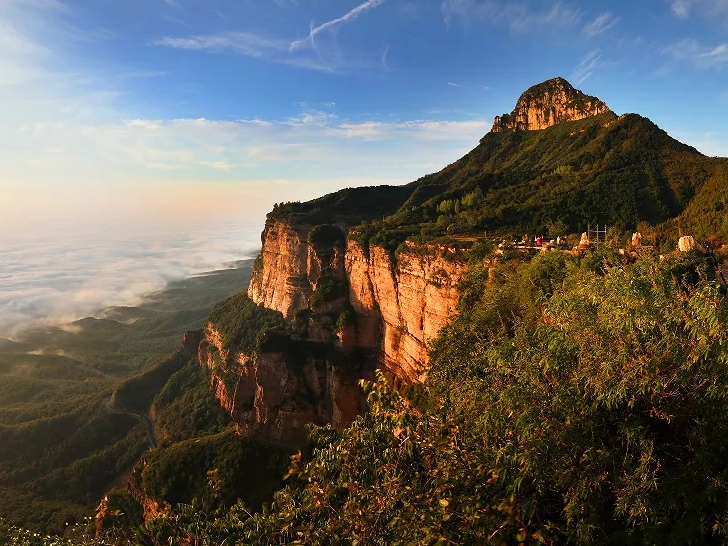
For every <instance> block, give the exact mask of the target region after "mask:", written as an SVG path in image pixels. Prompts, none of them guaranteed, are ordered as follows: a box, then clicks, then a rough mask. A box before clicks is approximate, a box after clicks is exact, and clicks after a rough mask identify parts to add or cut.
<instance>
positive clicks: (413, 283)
mask: <svg viewBox="0 0 728 546" xmlns="http://www.w3.org/2000/svg"><path fill="white" fill-rule="evenodd" d="M318 229H320V228H318ZM312 233H313V234H314V236H315V235H316V232H315V231H314V230H313V228H312V227H311V226H307V225H294V224H291V223H287V222H285V221H281V220H269V221H268V222H267V223H266V226H265V230H264V232H263V251H262V254H261V259H260V261H259V263H258V265H257V267H256V268H255V269H254V271H253V277H252V280H251V283H250V288H249V290H248V295H249V297H250V298H251V299H252V300H253V301H254V302H256V303H258V304H261V305H264V306H265V307H267V308H270V309H275V310H278V311H280V312H281V313H283V315H284V316H285V317H287V318H289V319H292V318H293V317H294V316H295V314H296V313H297V312H300V311H302V310H304V309H306V308H308V307H309V305H311V301H312V298H313V301H314V302H315V294H316V292H317V289H318V288H319V285H320V279H321V276H322V273H321V272H322V271H324V272H328V274H330V275H331V276H332V277H333V278H334V279H341V280H343V281H345V287H346V290H345V292H343V293H342V294H341V298H340V300H339V301H338V302H337V305H338V306H339V307H342V308H343V307H346V306H347V305H348V306H351V309H352V310H353V313H354V319H353V328H350V329H348V330H347V331H343V332H341V338H340V339H339V340H338V343H339V344H340V345H343V346H345V347H346V348H349V349H357V348H358V349H365V350H368V351H371V352H372V353H373V354H375V355H376V362H375V363H374V365H375V366H381V367H383V368H384V370H385V372H388V373H389V374H391V376H392V377H394V378H396V380H397V381H398V382H400V383H402V384H413V383H419V382H421V381H422V380H423V379H424V376H425V374H426V370H427V344H428V342H430V341H431V340H432V339H434V338H435V336H436V335H437V333H438V332H439V330H440V328H442V327H443V326H444V325H445V324H446V323H447V321H448V320H449V318H450V317H452V315H453V314H454V313H455V308H456V305H457V300H458V293H457V289H456V285H457V283H458V281H459V279H460V276H461V274H462V272H463V270H464V266H463V265H462V264H459V263H458V262H456V261H453V260H452V259H448V249H444V248H438V247H436V246H435V247H429V248H417V247H415V246H414V245H413V246H411V247H408V248H407V249H405V250H403V251H401V252H400V253H399V254H398V256H397V258H396V259H395V258H394V256H392V255H391V254H390V253H389V252H388V251H387V250H385V249H383V248H381V247H378V246H367V247H364V246H363V245H361V244H360V243H358V242H356V241H354V240H349V241H347V243H346V247H345V248H344V246H343V233H342V237H341V239H340V241H341V244H340V245H339V246H336V245H334V246H333V248H331V250H330V251H326V252H324V248H325V245H321V244H313V243H311V241H310V235H311V234H312ZM314 310H315V305H314ZM324 341H325V340H324Z"/></svg>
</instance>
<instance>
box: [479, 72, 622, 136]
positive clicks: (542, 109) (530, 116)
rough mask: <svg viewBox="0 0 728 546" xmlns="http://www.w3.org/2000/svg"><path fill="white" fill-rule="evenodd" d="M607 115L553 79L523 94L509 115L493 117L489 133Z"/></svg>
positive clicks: (601, 106)
mask: <svg viewBox="0 0 728 546" xmlns="http://www.w3.org/2000/svg"><path fill="white" fill-rule="evenodd" d="M607 112H611V110H610V109H609V107H608V106H607V105H606V104H604V103H603V102H602V101H601V100H599V99H598V98H596V97H591V96H589V95H585V94H584V93H582V92H581V91H579V90H578V89H575V88H574V86H573V85H571V84H570V83H569V82H568V81H566V80H565V79H564V78H553V79H550V80H546V81H545V82H542V83H539V84H538V85H534V86H533V87H530V88H529V89H527V90H526V91H524V92H523V94H521V96H520V97H519V98H518V102H516V107H515V109H514V110H513V111H512V112H511V113H510V114H503V115H502V116H497V117H496V118H495V121H494V122H493V128H492V129H491V131H492V132H493V133H511V132H515V131H537V130H540V129H546V128H547V127H551V126H552V125H556V124H558V123H564V122H567V121H576V120H579V119H584V118H588V117H590V116H596V115H599V114H604V113H607Z"/></svg>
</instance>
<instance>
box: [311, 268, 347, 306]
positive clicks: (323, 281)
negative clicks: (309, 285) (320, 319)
mask: <svg viewBox="0 0 728 546" xmlns="http://www.w3.org/2000/svg"><path fill="white" fill-rule="evenodd" d="M348 293H349V282H348V281H347V280H346V279H337V278H334V277H333V276H331V275H323V276H321V278H319V280H318V282H317V283H316V289H315V290H314V291H313V294H311V299H310V300H309V305H310V306H311V308H315V307H318V306H319V305H322V304H324V303H328V302H331V301H334V300H337V299H339V298H344V297H346V296H347V294H348Z"/></svg>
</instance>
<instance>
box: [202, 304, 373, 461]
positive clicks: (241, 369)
mask: <svg viewBox="0 0 728 546" xmlns="http://www.w3.org/2000/svg"><path fill="white" fill-rule="evenodd" d="M317 322H318V324H319V326H318V330H316V329H314V332H315V331H320V330H324V331H327V332H328V329H327V327H326V326H324V325H322V324H321V319H315V318H312V319H311V320H310V321H309V323H310V324H312V323H317ZM204 334H205V336H204V339H203V340H202V342H201V343H200V346H199V352H198V357H199V359H200V362H201V364H202V365H204V366H206V367H207V368H208V369H209V370H210V372H211V373H210V388H211V390H212V392H213V393H215V396H216V398H217V399H218V400H219V402H220V404H221V405H222V406H223V407H224V408H225V409H226V410H227V411H228V413H229V414H230V415H231V416H232V418H233V420H234V421H235V423H236V424H237V427H238V431H239V432H240V434H242V435H243V436H246V437H249V438H254V439H256V440H258V441H260V442H262V443H265V444H270V445H275V446H283V447H291V446H297V445H302V444H304V443H305V442H306V438H307V435H306V430H305V425H306V424H309V423H312V424H316V425H325V424H327V423H330V424H331V425H332V426H334V427H335V428H337V429H342V428H344V427H346V426H348V425H349V424H351V423H352V422H353V420H354V419H355V418H356V416H357V415H358V413H359V405H360V393H359V380H360V379H362V378H367V379H370V378H371V377H372V373H371V370H370V369H368V367H367V366H366V363H367V362H368V361H369V360H370V359H368V358H366V356H363V355H362V354H360V353H358V352H352V353H350V354H344V353H342V352H341V351H339V350H338V349H336V348H335V347H334V346H332V345H331V344H327V343H322V342H317V341H311V340H310V339H301V338H302V337H304V336H305V335H306V334H305V331H304V330H300V331H298V332H296V333H295V334H293V335H289V334H284V333H273V334H271V336H270V339H268V340H267V342H266V347H265V348H263V349H261V350H260V351H256V352H253V353H251V354H245V353H243V352H236V351H228V350H225V349H224V348H223V345H222V342H221V339H220V335H219V333H218V332H217V330H216V329H215V325H214V324H211V323H209V322H208V323H207V325H206V327H205V332H204ZM329 335H331V336H332V337H331V340H330V341H333V340H335V339H337V338H336V336H334V335H333V334H329ZM296 338H298V339H296Z"/></svg>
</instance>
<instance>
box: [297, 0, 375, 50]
mask: <svg viewBox="0 0 728 546" xmlns="http://www.w3.org/2000/svg"><path fill="white" fill-rule="evenodd" d="M384 2H385V0H367V1H366V2H364V3H363V4H360V5H358V6H357V7H355V8H354V9H352V10H351V11H349V12H348V13H346V14H345V15H342V16H341V17H339V18H337V19H333V20H331V21H328V22H326V23H324V24H322V25H319V26H317V27H314V26H313V25H312V26H311V31H310V32H309V35H308V36H307V37H306V38H304V39H303V40H295V41H293V42H291V45H290V50H291V51H295V50H297V49H300V48H302V47H306V46H313V42H314V38H315V37H316V36H317V35H318V34H321V33H322V32H323V31H324V30H330V29H333V28H335V27H338V26H339V25H343V24H344V23H348V22H350V21H353V20H354V19H356V18H358V17H360V16H362V15H364V14H365V13H366V12H368V11H369V10H371V9H373V8H376V7H377V6H380V5H382V4H384Z"/></svg>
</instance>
